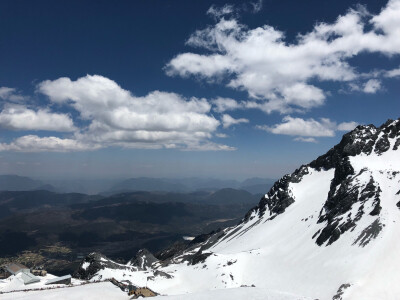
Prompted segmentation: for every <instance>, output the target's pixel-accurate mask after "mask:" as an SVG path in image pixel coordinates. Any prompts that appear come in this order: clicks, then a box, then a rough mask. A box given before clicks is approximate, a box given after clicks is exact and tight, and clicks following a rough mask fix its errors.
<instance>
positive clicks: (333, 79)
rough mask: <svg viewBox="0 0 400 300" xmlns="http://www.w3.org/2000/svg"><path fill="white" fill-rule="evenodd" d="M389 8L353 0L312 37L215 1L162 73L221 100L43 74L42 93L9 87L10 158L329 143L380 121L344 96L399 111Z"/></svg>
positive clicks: (102, 77)
mask: <svg viewBox="0 0 400 300" xmlns="http://www.w3.org/2000/svg"><path fill="white" fill-rule="evenodd" d="M381 3H382V5H381V9H380V10H379V11H375V12H369V11H368V7H367V6H365V5H362V4H357V5H355V4H353V5H350V6H349V7H348V8H347V10H344V11H343V12H342V13H341V14H340V15H337V16H336V18H335V20H333V21H330V22H322V21H320V20H318V19H315V20H313V22H314V25H313V27H312V29H311V30H307V31H299V32H298V33H297V34H296V35H295V36H294V37H293V38H289V37H288V36H287V34H286V33H285V31H284V29H282V25H281V26H280V27H279V29H278V26H274V25H273V24H269V23H268V20H267V18H266V20H264V21H262V22H261V23H260V24H258V25H256V26H254V25H253V26H250V25H246V23H245V21H244V18H245V16H246V15H250V16H259V15H262V14H265V15H266V16H268V6H267V5H268V4H270V2H268V3H266V2H263V1H257V2H248V3H246V4H245V5H239V4H237V3H233V4H221V3H219V4H218V5H217V4H213V3H211V5H209V7H208V9H207V10H205V11H204V12H203V15H204V18H206V19H205V21H204V20H203V21H202V22H199V25H197V26H196V27H197V28H196V29H195V30H191V31H189V32H188V34H187V35H186V39H182V40H181V43H184V45H183V47H181V48H178V50H177V51H176V52H175V54H174V55H173V56H170V57H169V59H168V61H166V62H164V63H163V65H162V66H160V70H161V71H162V72H163V73H164V76H165V77H166V78H170V79H168V80H175V81H179V82H180V83H181V84H186V83H187V85H193V84H194V85H198V86H200V87H201V88H203V89H208V90H211V91H213V93H210V92H208V91H207V92H204V93H203V95H201V93H199V92H198V91H196V92H195V93H193V94H191V93H190V90H189V91H184V92H183V91H182V90H174V89H173V88H171V89H165V88H160V89H157V88H156V89H149V90H147V91H143V90H141V91H140V92H139V93H137V92H136V91H135V89H134V88H130V87H124V85H123V84H119V83H118V82H117V80H114V79H113V78H110V77H109V76H107V74H101V73H97V72H96V73H91V74H87V73H88V72H85V71H84V70H83V72H84V73H83V74H82V73H80V74H81V75H80V76H79V75H78V76H58V77H52V76H46V75H45V79H42V80H37V79H35V78H32V79H31V80H34V81H33V83H32V85H33V89H32V91H31V92H26V89H25V88H21V87H20V86H23V85H24V84H26V83H24V84H20V83H19V82H16V83H15V85H3V86H2V83H1V82H0V100H1V112H0V129H1V130H2V132H3V133H4V134H3V135H2V138H1V140H0V152H2V153H12V152H15V153H18V152H19V153H31V152H33V153H35V152H37V153H40V152H44V153H49V152H61V153H68V152H87V151H96V150H100V149H107V148H110V149H117V148H120V149H144V150H146V149H166V150H169V149H177V150H184V151H210V150H211V151H232V150H237V151H239V150H241V148H243V149H246V146H244V145H243V144H244V143H246V136H251V135H257V136H258V137H259V136H260V134H262V135H261V136H264V137H265V139H266V140H270V141H272V143H271V144H272V146H273V145H274V144H275V145H277V142H276V141H277V140H275V139H274V138H273V136H282V138H284V136H289V140H287V142H286V144H290V143H295V144H296V145H298V144H299V142H307V143H309V145H310V146H309V147H317V144H320V143H325V142H324V141H323V140H321V139H325V141H326V139H329V138H335V137H338V136H340V134H338V133H340V132H342V133H343V132H345V131H349V130H352V129H353V128H355V127H356V126H357V125H358V124H362V123H364V122H366V121H367V122H369V119H368V118H366V117H365V116H364V115H363V114H362V113H361V112H360V114H350V113H349V114H345V113H344V114H342V112H341V110H342V109H341V108H340V106H343V104H344V102H343V101H340V100H338V99H340V98H349V97H353V96H354V98H366V99H368V98H370V99H376V97H378V96H379V97H381V98H389V99H392V100H390V101H386V102H382V101H376V102H375V103H374V102H373V101H369V100H368V101H364V103H349V106H352V110H349V111H355V108H356V106H357V105H358V106H364V105H365V107H364V108H360V111H362V112H364V111H365V110H368V111H369V113H373V112H374V110H375V109H376V107H379V106H381V105H383V106H387V108H385V110H387V111H390V112H391V113H394V112H395V110H396V108H399V104H398V102H395V100H393V99H395V98H396V97H397V96H398V94H397V93H398V88H397V89H396V85H398V80H399V78H400V60H399V54H400V39H399V38H398V37H399V36H400V0H390V1H388V2H386V1H384V2H381ZM188 13H189V12H188ZM204 24H207V25H204ZM144 30H145V29H144ZM115 47H117V46H115ZM5 49H6V50H7V48H5ZM188 50H191V51H188ZM366 57H367V58H366ZM370 57H373V59H370ZM366 61H367V62H366ZM60 72H61V73H62V70H60ZM80 72H82V70H81V71H80ZM132 72H134V70H133V71H132ZM42 76H43V75H42ZM393 87H395V88H393ZM137 94H138V95H137ZM335 101H336V102H338V104H337V105H335ZM355 101H363V100H359V99H358V100H355ZM367 102H368V105H367V104H365V103H367ZM339 103H340V104H339ZM382 103H383V104H382ZM335 106H336V107H335ZM324 107H327V108H326V109H324ZM332 107H334V108H332ZM329 110H331V111H335V113H334V114H331V113H330V111H329ZM382 115H383V112H382ZM389 117H393V116H392V115H389V116H388V118H389ZM395 117H396V116H395ZM397 117H398V116H397ZM372 121H376V119H372ZM257 132H258V133H257ZM252 142H254V141H252ZM328 143H331V144H333V143H334V141H333V140H332V141H331V142H328ZM286 144H285V145H286ZM312 145H316V146H312ZM324 145H326V144H324ZM316 149H318V148H316ZM174 151H176V150H174ZM27 155H28V154H27Z"/></svg>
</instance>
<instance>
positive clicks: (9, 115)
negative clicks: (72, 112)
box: [0, 104, 76, 132]
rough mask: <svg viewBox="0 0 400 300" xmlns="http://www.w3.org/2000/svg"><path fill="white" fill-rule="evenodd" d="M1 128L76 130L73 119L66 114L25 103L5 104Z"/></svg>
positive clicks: (0, 116) (0, 114)
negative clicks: (32, 106) (32, 107)
mask: <svg viewBox="0 0 400 300" xmlns="http://www.w3.org/2000/svg"><path fill="white" fill-rule="evenodd" d="M0 128H5V129H10V130H49V131H64V132H70V131H75V130H76V128H75V126H74V124H73V121H72V119H71V118H70V117H69V116H68V115H66V114H59V113H53V112H50V111H49V110H48V109H39V110H36V111H35V110H32V109H29V108H27V107H26V106H23V105H12V104H11V105H10V104H7V105H5V106H4V108H3V110H2V111H1V112H0Z"/></svg>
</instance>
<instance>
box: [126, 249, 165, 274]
mask: <svg viewBox="0 0 400 300" xmlns="http://www.w3.org/2000/svg"><path fill="white" fill-rule="evenodd" d="M156 262H158V259H157V258H156V257H155V256H154V255H153V254H152V253H151V252H150V251H148V250H147V249H141V250H139V251H138V252H137V254H136V257H135V258H133V259H131V260H130V261H129V262H128V265H131V266H133V267H136V268H137V269H138V270H140V271H146V270H148V269H151V267H152V266H153V264H154V263H156Z"/></svg>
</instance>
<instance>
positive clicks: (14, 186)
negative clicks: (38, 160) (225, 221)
mask: <svg viewBox="0 0 400 300" xmlns="http://www.w3.org/2000/svg"><path fill="white" fill-rule="evenodd" d="M274 182H275V180H274V179H268V178H257V177H255V178H249V179H246V180H244V181H243V182H240V181H237V180H223V179H215V178H197V177H189V178H177V179H174V178H172V179H171V178H151V177H136V178H129V179H125V180H116V179H109V180H107V179H98V180H95V179H74V180H71V179H69V180H55V179H51V180H35V179H32V178H29V177H26V176H18V175H0V191H34V190H47V191H51V192H58V193H81V194H91V195H94V194H102V195H104V196H109V195H113V194H119V193H126V192H137V191H145V192H174V193H189V192H195V191H208V192H213V191H217V190H220V189H224V188H232V189H237V190H239V189H240V190H245V191H247V192H249V193H251V194H263V193H266V192H267V191H268V190H269V188H270V187H271V186H272V184H273V183H274Z"/></svg>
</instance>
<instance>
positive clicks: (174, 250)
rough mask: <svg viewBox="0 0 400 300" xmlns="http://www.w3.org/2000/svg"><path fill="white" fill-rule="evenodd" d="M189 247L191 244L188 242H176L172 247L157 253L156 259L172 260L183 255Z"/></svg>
mask: <svg viewBox="0 0 400 300" xmlns="http://www.w3.org/2000/svg"><path fill="white" fill-rule="evenodd" d="M188 245H189V242H187V241H182V242H176V243H174V244H173V245H172V246H170V247H168V248H166V249H164V250H162V251H160V252H158V253H156V254H155V257H156V258H158V259H159V260H161V261H165V260H167V259H170V258H172V257H174V256H176V255H178V254H180V253H182V252H183V251H184V250H186V249H187V248H188Z"/></svg>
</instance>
